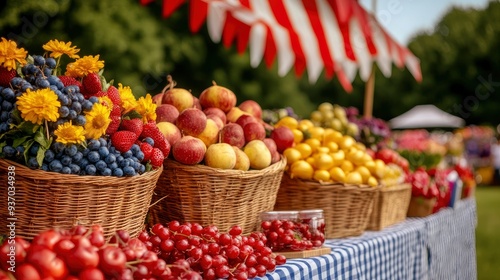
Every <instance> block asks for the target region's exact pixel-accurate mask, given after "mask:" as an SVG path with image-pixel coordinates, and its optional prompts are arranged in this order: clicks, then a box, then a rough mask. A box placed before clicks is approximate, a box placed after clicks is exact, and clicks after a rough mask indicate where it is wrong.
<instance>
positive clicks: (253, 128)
mask: <svg viewBox="0 0 500 280" xmlns="http://www.w3.org/2000/svg"><path fill="white" fill-rule="evenodd" d="M243 134H244V135H245V141H246V142H250V141H252V140H264V138H266V130H265V129H264V127H263V126H262V125H261V124H260V123H256V122H249V123H247V124H246V125H245V126H244V127H243Z"/></svg>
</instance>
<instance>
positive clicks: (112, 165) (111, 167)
mask: <svg viewBox="0 0 500 280" xmlns="http://www.w3.org/2000/svg"><path fill="white" fill-rule="evenodd" d="M108 168H109V169H111V170H113V169H115V168H118V163H116V162H113V163H108Z"/></svg>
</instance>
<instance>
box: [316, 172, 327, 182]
mask: <svg viewBox="0 0 500 280" xmlns="http://www.w3.org/2000/svg"><path fill="white" fill-rule="evenodd" d="M313 179H314V180H316V181H320V182H328V181H330V172H328V170H316V171H314V175H313Z"/></svg>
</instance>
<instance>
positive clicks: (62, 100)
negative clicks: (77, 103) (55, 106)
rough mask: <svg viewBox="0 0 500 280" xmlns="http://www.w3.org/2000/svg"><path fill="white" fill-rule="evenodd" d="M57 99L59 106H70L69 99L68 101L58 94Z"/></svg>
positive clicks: (64, 96) (65, 97)
mask: <svg viewBox="0 0 500 280" xmlns="http://www.w3.org/2000/svg"><path fill="white" fill-rule="evenodd" d="M57 97H58V98H59V101H61V105H63V106H69V105H71V99H69V98H68V97H67V96H66V95H64V94H60V95H58V96H57Z"/></svg>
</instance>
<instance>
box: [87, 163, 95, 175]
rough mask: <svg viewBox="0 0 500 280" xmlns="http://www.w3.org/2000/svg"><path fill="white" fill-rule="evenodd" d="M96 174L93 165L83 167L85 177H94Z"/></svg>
mask: <svg viewBox="0 0 500 280" xmlns="http://www.w3.org/2000/svg"><path fill="white" fill-rule="evenodd" d="M96 172H97V169H96V168H95V166H94V165H93V164H89V165H87V166H86V167H85V173H86V174H87V175H95V174H96Z"/></svg>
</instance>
